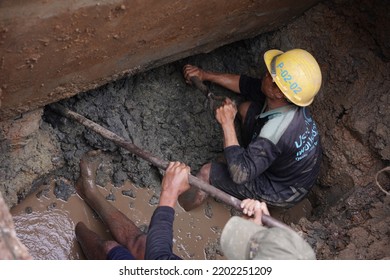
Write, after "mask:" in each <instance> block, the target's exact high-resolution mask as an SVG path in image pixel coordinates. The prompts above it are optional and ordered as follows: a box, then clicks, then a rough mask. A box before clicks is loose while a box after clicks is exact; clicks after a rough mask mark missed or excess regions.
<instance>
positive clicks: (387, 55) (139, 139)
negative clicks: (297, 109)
mask: <svg viewBox="0 0 390 280" xmlns="http://www.w3.org/2000/svg"><path fill="white" fill-rule="evenodd" d="M389 9H390V8H389V5H388V4H387V3H386V1H384V0H375V1H368V0H332V1H323V2H322V3H320V4H319V5H317V6H315V7H313V8H312V9H310V10H309V11H307V12H306V13H305V14H304V15H302V16H301V17H299V18H297V19H296V20H295V21H293V22H291V23H290V24H288V25H286V26H285V27H283V28H281V29H280V30H278V31H276V32H273V33H267V34H264V35H261V36H258V37H256V38H253V39H249V40H245V41H241V42H237V43H234V44H232V45H228V46H225V47H223V48H220V49H217V50H215V51H213V52H211V53H208V54H203V55H197V56H192V57H188V58H186V59H183V60H181V61H177V62H175V63H171V64H168V65H164V66H162V67H159V68H156V69H153V70H151V71H148V72H144V73H141V74H138V75H135V76H131V77H126V78H123V79H121V80H118V81H115V82H112V83H110V84H107V85H105V86H103V87H100V88H99V89H97V90H94V91H90V92H85V93H80V94H79V95H77V96H76V97H74V98H71V99H68V100H64V101H62V102H61V104H63V105H64V106H66V107H67V108H69V109H71V110H74V111H76V112H78V113H80V114H82V115H84V116H86V117H88V118H90V119H91V120H93V121H95V122H97V123H99V124H100V125H102V126H104V127H106V128H109V129H110V130H112V131H113V132H115V133H117V134H118V135H120V136H122V137H124V138H127V139H129V140H131V141H132V142H133V143H134V144H136V145H137V146H139V147H141V148H144V149H146V150H148V151H149V152H151V153H152V154H154V155H155V156H157V157H161V158H163V159H165V160H179V161H183V162H185V163H187V164H188V165H190V166H191V169H192V173H193V174H196V172H197V171H198V170H199V168H200V167H201V166H202V164H204V163H205V162H208V161H209V160H211V159H213V158H215V157H218V156H220V155H221V153H222V149H223V145H222V134H221V130H220V127H219V125H218V124H217V122H216V121H215V119H214V117H213V114H212V113H210V111H209V110H208V107H207V106H205V98H204V96H203V95H202V94H201V93H200V92H198V91H197V90H196V89H195V88H193V87H191V86H189V85H186V84H185V82H184V80H183V77H182V73H181V70H182V67H183V65H184V64H186V63H191V64H195V65H197V66H200V67H202V68H204V69H207V70H213V71H221V72H230V73H243V74H248V75H250V76H255V77H256V76H261V75H262V74H263V73H264V71H265V67H264V63H263V61H262V54H263V52H264V51H266V50H268V49H270V48H278V49H282V50H288V49H291V48H297V47H299V48H303V49H307V50H308V51H310V52H311V53H313V54H314V56H315V57H316V58H317V60H318V62H319V64H320V67H321V69H322V73H323V85H322V88H321V90H320V92H319V94H318V95H317V97H316V99H315V101H314V103H313V104H312V105H311V106H310V107H311V110H312V112H313V115H314V118H315V120H316V121H317V123H318V127H319V131H320V134H321V137H322V139H321V141H322V144H323V147H324V154H323V155H324V157H323V163H322V171H321V175H320V178H319V180H318V182H317V184H316V186H315V188H314V189H313V191H312V192H311V193H310V195H309V197H308V200H307V201H305V204H304V205H300V206H299V210H300V214H295V213H285V212H284V211H282V210H280V209H279V212H281V214H280V215H279V214H278V215H279V217H280V218H281V219H283V220H284V221H286V222H287V223H293V224H292V226H293V227H294V228H295V229H296V230H297V231H299V232H300V233H301V234H303V235H304V236H305V237H306V239H307V240H308V241H309V243H310V244H311V245H312V246H313V248H315V250H316V253H317V258H319V259H386V258H389V256H390V255H389V252H390V238H389V236H390V227H389V224H390V220H389V219H390V218H389V217H390V215H389V214H390V199H389V196H388V195H386V194H385V193H384V192H383V191H382V190H380V188H378V186H377V184H376V182H375V174H376V173H377V171H378V170H381V169H382V168H384V167H385V166H388V165H390V149H389V147H390V143H389V139H390V127H389V125H390V110H389V109H388V108H390V98H389V94H388V92H389V91H390V71H389V69H390V67H389V61H390V48H389V40H388V35H387V33H386V32H387V29H386V28H383V26H388V25H389V23H390V20H389V19H390V11H389ZM209 86H210V88H211V90H212V91H213V92H214V93H215V94H217V95H225V96H229V97H231V98H233V99H235V100H236V101H237V102H239V101H240V100H239V99H237V96H235V95H232V94H231V93H230V92H228V91H226V90H224V89H222V88H220V87H217V86H215V85H209ZM43 120H44V121H43V122H42V123H41V125H40V129H39V131H38V132H37V133H36V135H35V137H33V136H31V137H32V138H33V139H36V137H37V135H40V136H41V137H42V135H47V134H49V135H50V137H51V138H50V139H53V136H54V138H55V139H54V140H51V141H48V142H49V143H50V144H51V145H54V146H56V147H58V150H59V152H56V151H55V149H52V150H51V157H52V158H57V160H56V162H57V163H58V164H57V165H55V166H50V168H49V169H47V172H46V174H44V172H42V171H41V173H40V175H41V177H40V178H42V177H43V178H47V176H49V175H51V176H52V177H51V178H52V179H54V180H56V181H58V180H59V179H60V178H63V179H64V180H66V181H67V182H69V184H70V185H72V184H73V182H75V180H76V178H77V177H78V172H79V170H78V163H79V160H80V157H81V155H82V154H84V153H85V152H86V151H88V150H90V149H102V150H103V151H104V161H103V165H102V167H101V170H100V172H99V175H98V177H97V181H98V184H99V185H101V186H107V185H111V187H109V188H107V191H108V192H109V191H111V190H113V191H114V192H115V193H116V191H117V190H118V191H119V190H120V189H121V188H123V187H122V186H123V184H125V183H126V182H127V181H130V182H132V183H133V184H134V185H135V186H137V187H138V188H140V190H145V191H146V190H149V191H152V192H153V195H152V196H154V197H155V198H154V200H157V199H158V195H159V188H160V181H161V176H162V174H161V172H160V171H159V170H158V169H157V168H155V167H153V166H151V165H150V164H149V163H147V162H146V161H144V160H142V159H139V158H137V157H134V156H133V155H131V154H130V153H129V152H128V151H125V150H123V149H122V148H118V147H117V146H115V145H114V144H113V143H111V142H109V141H107V140H105V139H103V138H102V137H100V136H98V135H96V134H95V133H93V132H91V131H89V130H88V129H86V128H84V127H82V126H81V125H79V124H76V123H74V122H73V121H70V120H67V119H64V118H59V117H58V115H56V114H53V112H51V111H50V110H49V108H46V110H45V113H44V116H43ZM49 132H50V133H49ZM45 139H49V138H47V137H46V138H45ZM40 149H42V150H43V149H44V148H43V147H35V148H33V149H32V150H31V151H30V152H31V154H32V155H34V156H36V154H39V150H40ZM37 151H38V153H37ZM25 157H27V158H28V157H29V156H28V151H27V154H25ZM24 162H26V161H24ZM35 162H36V163H37V164H39V161H35ZM30 165H31V166H34V161H32V162H30ZM25 168H27V167H25ZM35 168H38V167H35ZM2 170H3V172H4V173H5V174H13V176H11V177H10V180H13V179H12V178H19V179H21V178H23V172H22V171H23V170H17V171H14V170H13V171H10V170H9V171H8V170H7V166H4V167H3V168H2ZM386 174H387V175H386ZM50 182H51V180H47V181H46V185H50V184H52V183H50ZM381 183H382V186H384V188H385V189H386V190H387V191H389V189H390V188H389V186H390V177H389V176H388V173H385V174H383V175H382V178H381ZM6 187H7V186H6ZM29 188H30V189H31V186H28V187H26V189H29ZM53 188H54V187H53ZM60 192H61V193H62V192H63V191H60ZM19 194H23V195H21V198H22V197H24V196H25V195H24V194H25V192H22V191H20V192H19ZM65 194H67V196H69V201H71V200H72V199H73V200H74V199H76V198H77V195H75V194H74V193H72V192H70V193H67V192H65ZM12 195H15V193H13V194H12ZM12 195H8V196H6V195H4V196H5V198H7V199H8V200H9V201H14V200H15V198H14V196H12ZM116 197H122V196H121V195H119V196H118V195H117V196H116ZM21 198H20V199H21ZM125 198H126V199H128V200H129V201H130V200H131V198H127V197H125ZM149 199H150V198H148V199H147V201H149ZM36 200H37V198H36ZM136 200H137V199H136ZM44 202H45V203H46V201H44ZM212 202H213V203H214V202H215V201H213V200H212ZM22 203H24V201H23V202H22ZM50 203H53V202H50ZM50 203H49V204H44V205H43V206H42V207H43V208H44V209H46V208H47V207H48V205H50ZM215 203H216V205H218V207H222V208H218V209H220V210H215V209H214V206H213V207H212V208H213V209H214V210H213V213H215V217H217V216H218V215H220V214H221V215H222V214H223V213H225V214H226V213H227V214H228V215H231V211H230V210H229V209H226V208H225V207H226V206H223V205H222V204H221V203H217V202H215ZM127 204H129V202H127ZM57 205H59V204H58V202H57ZM27 206H28V204H23V206H21V204H19V205H18V207H22V208H23V209H21V210H19V211H18V213H20V214H18V215H22V214H23V211H24V212H25V207H27ZM206 206H207V205H204V207H206ZM126 207H127V206H126ZM138 207H139V208H138ZM215 207H217V206H215ZM135 208H136V209H138V211H144V209H145V207H144V205H140V206H137V207H135ZM146 208H149V206H148V207H146ZM58 209H59V208H58V207H57V208H54V209H53V210H50V211H51V212H53V213H58V212H61V211H58ZM74 209H77V212H80V211H84V210H81V209H83V208H81V207H80V206H77V207H73V208H72V212H75V211H74ZM125 209H126V208H125ZM13 211H16V210H14V209H13ZM34 211H35V210H34V209H33V211H32V212H31V213H34ZM45 211H49V210H47V209H46V210H45ZM199 211H201V214H200V216H198V218H195V220H194V221H195V224H196V225H197V226H199V225H200V224H202V223H203V222H204V221H205V220H206V221H207V219H208V218H207V213H208V211H205V209H203V210H199ZM29 212H30V211H29ZM63 212H64V213H65V211H63ZM219 212H221V213H219ZM276 212H277V211H275V213H276ZM191 213H192V212H190V213H186V215H191ZM216 213H218V215H217V214H216ZM15 214H16V213H15ZM23 215H27V214H23ZM275 215H276V214H275ZM87 216H90V214H88V215H87ZM223 217H225V218H226V216H223ZM148 218H149V217H148ZM42 219H43V218H42ZM66 219H67V221H68V224H69V228H71V225H72V223H74V220H72V219H70V220H69V219H68V218H66ZM197 219H198V220H197ZM213 219H214V218H212V219H211V220H213ZM215 219H216V220H218V219H219V218H218V219H217V218H215ZM221 219H222V218H221ZM177 220H180V219H177ZM218 221H219V220H218ZM142 223H147V221H144V222H142ZM16 224H17V231H19V230H22V229H23V226H22V224H20V223H18V222H16ZM214 225H215V222H212V223H211V224H210V225H209V226H206V228H207V229H204V231H203V230H202V234H201V235H202V236H208V234H209V233H210V228H211V227H213V226H214ZM50 231H51V230H50V229H48V230H46V234H44V235H46V236H50ZM206 232H207V233H206ZM69 234H71V233H70V231H69ZM181 234H182V232H181V233H180V232H176V236H178V237H180V238H183V237H182V236H181ZM27 235H28V234H27ZM193 236H195V240H196V235H193V234H192V237H193ZM204 238H206V237H204ZM212 238H213V240H214V241H213V244H214V243H215V244H217V243H218V242H217V239H218V234H217V235H214V236H213V237H212ZM53 239H54V238H53ZM67 240H68V241H69V242H70V243H72V244H73V245H72V246H74V240H73V241H71V240H72V238H71V237H68V239H67ZM193 241H194V240H193V239H192V241H191V242H190V243H191V244H195V243H194V242H193ZM37 242H38V241H37ZM37 242H36V243H37ZM69 242H68V243H69ZM68 243H67V244H68ZM68 245H69V244H68ZM207 248H215V249H212V250H211V251H213V252H217V251H218V250H217V249H216V248H218V247H217V245H215V246H214V247H213V246H208V245H207V246H206V245H205V247H204V248H202V250H201V251H202V252H205V250H209V249H207ZM67 250H68V251H69V250H70V251H72V250H73V249H67ZM175 250H178V249H177V248H176V249H175ZM186 252H189V253H188V254H187V253H185V257H186V258H191V257H193V258H201V259H203V258H210V259H212V258H214V257H219V256H220V255H218V254H216V255H212V254H211V255H209V256H207V255H206V256H205V254H204V253H199V254H197V253H193V250H192V249H189V250H188V251H186ZM66 256H69V258H71V257H70V255H69V254H68V255H66ZM62 257H64V258H67V257H65V255H62V256H61V258H62Z"/></svg>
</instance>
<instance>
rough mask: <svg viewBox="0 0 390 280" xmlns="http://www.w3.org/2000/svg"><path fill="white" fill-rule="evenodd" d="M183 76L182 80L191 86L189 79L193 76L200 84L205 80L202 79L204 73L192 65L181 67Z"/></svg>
mask: <svg viewBox="0 0 390 280" xmlns="http://www.w3.org/2000/svg"><path fill="white" fill-rule="evenodd" d="M183 75H184V79H185V80H186V83H187V84H192V82H191V77H194V76H195V77H198V78H199V80H201V81H202V82H203V81H204V79H205V77H204V76H205V71H203V70H202V69H201V68H199V67H196V66H193V65H190V64H186V65H184V67H183Z"/></svg>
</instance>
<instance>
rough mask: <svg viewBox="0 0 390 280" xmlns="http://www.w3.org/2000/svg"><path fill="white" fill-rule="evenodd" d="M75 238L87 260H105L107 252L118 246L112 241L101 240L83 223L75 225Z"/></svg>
mask: <svg viewBox="0 0 390 280" xmlns="http://www.w3.org/2000/svg"><path fill="white" fill-rule="evenodd" d="M75 232H76V238H77V241H78V242H79V244H80V246H81V249H82V250H83V252H84V255H85V256H86V257H87V259H89V260H105V259H107V255H108V252H109V251H110V250H111V249H112V248H114V247H115V246H118V245H119V244H118V243H117V242H116V241H114V240H103V239H102V238H100V236H99V235H97V234H96V233H95V232H93V231H92V230H90V229H89V228H88V227H87V226H86V225H85V224H84V223H83V222H79V223H77V225H76V229H75Z"/></svg>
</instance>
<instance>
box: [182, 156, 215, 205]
mask: <svg viewBox="0 0 390 280" xmlns="http://www.w3.org/2000/svg"><path fill="white" fill-rule="evenodd" d="M210 166H211V164H210V163H207V164H205V165H203V166H202V168H201V169H200V170H199V172H198V174H197V175H196V177H197V178H199V179H200V180H202V181H204V182H206V183H208V184H209V183H210V181H209V176H210ZM207 197H208V194H207V193H206V192H204V191H202V190H200V189H199V188H197V187H193V186H191V187H190V189H189V190H188V191H186V192H185V193H183V194H181V195H180V196H179V199H178V201H179V204H180V205H181V207H183V208H184V210H186V211H190V210H192V209H195V208H196V207H198V206H200V205H201V204H202V203H203V202H204V201H205V200H206V198H207Z"/></svg>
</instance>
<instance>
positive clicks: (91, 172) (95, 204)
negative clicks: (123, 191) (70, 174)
mask: <svg viewBox="0 0 390 280" xmlns="http://www.w3.org/2000/svg"><path fill="white" fill-rule="evenodd" d="M99 155H100V151H90V152H88V153H86V154H84V155H83V156H82V158H81V160H80V177H79V178H78V180H77V183H76V190H77V193H78V194H79V195H80V197H81V198H83V199H84V201H85V202H86V203H87V204H88V205H89V206H90V207H91V208H92V209H94V210H95V211H96V212H97V213H98V215H99V216H100V218H101V219H102V221H103V223H104V224H105V225H106V226H107V227H108V229H109V230H110V233H111V235H112V236H113V237H114V239H115V240H116V241H117V242H118V243H119V244H122V245H124V246H126V247H127V248H128V249H129V250H130V252H131V253H132V254H133V255H134V257H135V258H137V259H143V258H144V254H145V244H146V235H145V234H144V233H143V232H142V231H141V230H140V229H139V228H138V227H137V226H136V225H135V224H134V223H133V222H132V221H131V220H130V219H128V218H127V217H126V216H125V215H124V214H123V213H122V212H120V211H119V210H118V209H116V208H115V207H114V206H113V205H112V204H111V203H110V202H108V201H107V200H106V199H105V198H104V197H103V195H102V194H101V193H100V192H99V190H98V188H97V186H96V183H95V179H96V171H97V169H98V167H99V165H100V158H99ZM83 229H84V228H83V227H82V226H80V232H86V231H85V230H83Z"/></svg>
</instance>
